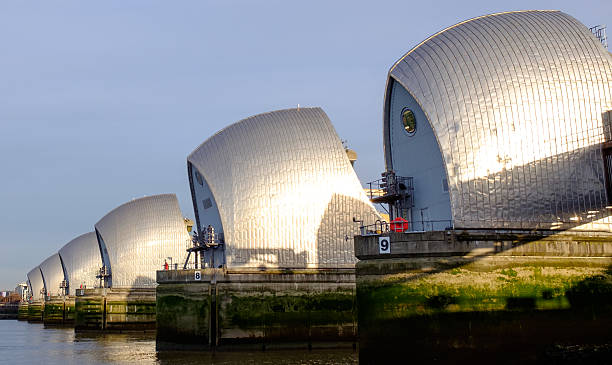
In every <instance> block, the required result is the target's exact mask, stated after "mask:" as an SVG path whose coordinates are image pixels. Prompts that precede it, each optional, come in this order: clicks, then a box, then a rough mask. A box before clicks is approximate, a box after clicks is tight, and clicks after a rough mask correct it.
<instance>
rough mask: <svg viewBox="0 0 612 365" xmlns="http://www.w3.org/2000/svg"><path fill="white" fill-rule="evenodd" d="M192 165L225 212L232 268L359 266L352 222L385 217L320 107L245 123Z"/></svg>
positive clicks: (204, 147) (192, 158)
mask: <svg viewBox="0 0 612 365" xmlns="http://www.w3.org/2000/svg"><path fill="white" fill-rule="evenodd" d="M187 161H188V163H189V164H191V165H192V167H195V168H196V169H197V171H198V172H199V173H200V174H201V176H203V178H204V180H206V182H207V184H208V186H209V187H210V190H211V191H212V194H213V195H214V200H215V201H216V204H217V205H218V207H219V213H220V217H221V221H222V225H223V229H224V230H225V231H224V232H223V233H224V236H225V243H226V262H227V265H228V266H251V267H253V266H256V267H259V266H270V267H313V266H318V267H343V266H352V265H353V264H354V262H355V260H356V259H355V256H354V252H353V235H354V234H356V233H357V232H358V225H356V224H355V223H353V221H352V218H353V217H356V218H358V219H363V220H365V221H366V223H368V222H369V223H373V221H374V220H375V219H377V217H378V216H377V213H376V212H375V210H374V208H373V207H372V205H371V204H370V203H369V201H368V199H367V198H366V196H365V194H364V192H363V189H362V187H361V185H360V183H359V180H358V179H357V176H356V175H355V172H354V171H353V168H352V167H351V164H350V162H349V160H348V158H347V155H346V153H345V150H344V148H343V146H342V143H341V141H340V140H339V138H338V136H337V135H336V131H335V130H334V128H333V126H332V124H331V122H330V120H329V118H328V117H327V115H326V114H325V112H323V110H322V109H320V108H299V109H288V110H279V111H274V112H270V113H264V114H260V115H255V116H252V117H249V118H246V119H244V120H241V121H239V122H237V123H235V124H232V125H230V126H229V127H227V128H225V129H223V130H221V131H220V132H218V133H216V134H215V135H214V136H212V137H211V138H209V139H208V140H206V141H205V142H204V143H202V144H201V145H200V146H199V147H198V148H197V149H196V150H195V151H193V152H192V153H191V154H190V155H189V157H188V158H187ZM192 180H193V179H192ZM191 183H192V184H193V183H194V182H193V181H191ZM192 192H193V188H192ZM194 199H195V198H194ZM199 224H202V225H204V226H206V223H205V222H200V223H199Z"/></svg>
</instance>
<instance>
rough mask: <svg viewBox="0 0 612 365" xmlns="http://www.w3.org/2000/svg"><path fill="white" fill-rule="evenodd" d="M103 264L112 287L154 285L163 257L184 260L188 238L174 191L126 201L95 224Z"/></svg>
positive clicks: (144, 286) (147, 286)
mask: <svg viewBox="0 0 612 365" xmlns="http://www.w3.org/2000/svg"><path fill="white" fill-rule="evenodd" d="M95 229H96V235H97V238H98V244H99V248H100V253H101V255H102V261H103V263H104V264H105V265H106V266H107V268H109V271H110V275H111V279H110V286H111V287H113V288H150V287H155V285H156V284H155V272H156V271H157V270H162V269H163V264H164V260H165V259H166V258H167V257H172V259H173V261H174V262H181V261H184V259H185V257H186V254H187V253H186V249H187V247H188V243H190V241H191V239H190V236H189V234H188V233H187V229H186V226H185V222H184V220H183V215H182V213H181V210H180V208H179V204H178V200H177V198H176V195H174V194H161V195H153V196H148V197H144V198H140V199H135V200H132V201H130V202H128V203H125V204H123V205H121V206H119V207H117V208H115V209H114V210H112V211H111V212H109V213H108V214H107V215H105V216H104V217H103V218H102V219H100V221H98V223H96V224H95Z"/></svg>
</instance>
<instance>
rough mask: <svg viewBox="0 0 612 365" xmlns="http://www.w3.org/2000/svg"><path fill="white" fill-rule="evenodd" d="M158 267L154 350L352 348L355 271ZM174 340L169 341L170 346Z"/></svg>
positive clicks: (354, 334) (354, 332) (354, 318)
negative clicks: (194, 347)
mask: <svg viewBox="0 0 612 365" xmlns="http://www.w3.org/2000/svg"><path fill="white" fill-rule="evenodd" d="M198 277H199V278H200V280H197V281H196V280H194V270H180V271H158V277H157V282H158V284H159V285H158V287H157V304H158V311H157V325H158V331H157V336H158V343H157V344H158V349H160V348H164V349H167V348H184V347H185V345H186V344H191V345H197V344H200V347H199V348H200V349H205V348H210V349H215V348H219V349H224V348H230V347H235V346H239V347H242V348H244V347H252V348H257V349H263V348H271V347H301V348H311V347H318V346H352V345H353V344H354V343H355V341H356V328H357V326H356V313H355V300H354V298H355V276H354V270H351V269H346V270H343V269H336V270H317V269H305V270H279V269H271V270H266V269H253V270H248V269H241V270H223V269H204V270H201V275H199V276H198ZM172 343H174V345H173V344H172Z"/></svg>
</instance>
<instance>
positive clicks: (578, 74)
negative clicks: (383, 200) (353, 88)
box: [384, 11, 612, 227]
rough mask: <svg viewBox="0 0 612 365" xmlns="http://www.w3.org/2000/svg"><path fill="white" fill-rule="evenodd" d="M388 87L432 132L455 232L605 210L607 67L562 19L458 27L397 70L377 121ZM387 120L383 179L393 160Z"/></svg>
mask: <svg viewBox="0 0 612 365" xmlns="http://www.w3.org/2000/svg"><path fill="white" fill-rule="evenodd" d="M394 82H398V83H400V84H401V85H402V86H403V87H404V88H405V89H406V90H407V91H408V92H409V93H410V94H411V95H412V96H413V97H414V98H415V99H416V101H417V102H418V104H419V105H420V106H421V108H422V109H423V111H424V112H425V114H426V115H427V118H428V119H429V122H430V123H431V126H432V128H433V130H434V133H435V135H436V138H437V141H438V144H439V147H440V150H441V152H442V156H443V159H444V165H445V168H446V173H447V176H448V183H449V189H450V190H449V192H450V199H451V207H452V215H453V219H454V221H455V226H480V227H482V226H483V225H484V226H493V227H496V226H500V225H502V226H503V225H511V226H516V225H517V224H518V225H526V226H533V225H534V224H537V222H542V221H544V222H553V221H558V220H566V219H568V218H569V217H572V216H574V215H579V214H583V213H584V212H588V211H591V212H592V211H594V210H602V209H603V208H604V207H605V205H606V195H605V189H604V176H603V174H604V171H603V163H602V156H601V151H600V144H601V143H602V142H604V141H605V140H606V138H605V133H604V128H606V127H607V128H608V130H609V126H604V125H603V121H602V114H603V113H605V112H606V111H609V110H612V58H611V55H610V53H608V52H607V50H605V49H604V48H603V47H602V45H601V43H600V42H599V41H598V40H597V39H596V38H595V37H594V36H593V35H592V34H591V32H590V31H589V29H588V28H586V27H585V26H584V25H582V24H581V23H579V22H578V21H577V20H576V19H574V18H572V17H571V16H569V15H567V14H564V13H561V12H558V11H522V12H510V13H500V14H492V15H487V16H483V17H479V18H475V19H470V20H467V21H465V22H462V23H459V24H457V25H454V26H452V27H449V28H447V29H445V30H443V31H441V32H439V33H437V34H435V35H433V36H431V37H430V38H428V39H426V40H425V41H423V42H422V43H420V44H419V45H417V46H416V47H414V48H413V49H412V50H410V51H409V52H408V53H407V54H406V55H404V56H403V57H402V58H401V59H400V60H399V61H397V63H396V64H395V65H394V66H393V67H392V68H391V70H390V71H389V79H388V82H387V87H388V92H387V101H386V102H385V110H388V108H389V104H388V102H389V101H388V99H389V95H390V90H391V85H392V84H393V83H394ZM388 115H389V114H388V112H385V120H384V139H385V158H386V163H387V166H388V167H390V168H392V167H393V159H394V158H399V157H398V156H393V147H392V146H390V140H389V123H390V122H393V123H395V122H396V121H390V120H389V117H388ZM606 133H608V136H609V135H610V134H609V131H608V132H606ZM404 157H407V156H404ZM415 163H418V162H415ZM415 194H418V191H415Z"/></svg>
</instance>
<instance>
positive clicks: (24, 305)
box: [17, 302, 28, 321]
mask: <svg viewBox="0 0 612 365" xmlns="http://www.w3.org/2000/svg"><path fill="white" fill-rule="evenodd" d="M17 320H19V321H27V320H28V302H21V303H19V309H18V310H17Z"/></svg>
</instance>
